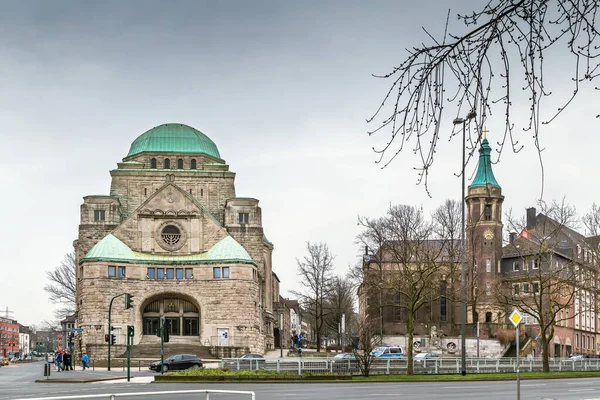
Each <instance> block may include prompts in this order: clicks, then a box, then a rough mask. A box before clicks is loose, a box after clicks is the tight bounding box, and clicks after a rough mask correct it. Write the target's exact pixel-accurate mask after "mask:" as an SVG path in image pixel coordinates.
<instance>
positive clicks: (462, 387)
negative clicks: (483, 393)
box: [442, 386, 489, 389]
mask: <svg viewBox="0 0 600 400" xmlns="http://www.w3.org/2000/svg"><path fill="white" fill-rule="evenodd" d="M487 388H489V386H442V389H487Z"/></svg>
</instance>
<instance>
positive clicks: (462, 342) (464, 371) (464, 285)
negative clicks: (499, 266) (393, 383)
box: [452, 111, 477, 376]
mask: <svg viewBox="0 0 600 400" xmlns="http://www.w3.org/2000/svg"><path fill="white" fill-rule="evenodd" d="M476 116H477V113H475V111H471V112H470V113H468V114H467V116H466V118H455V119H454V121H452V123H453V124H454V125H460V124H462V168H461V171H460V172H461V173H460V175H461V178H462V182H461V190H462V194H461V197H460V214H461V222H460V223H461V226H460V241H461V244H462V251H461V255H460V289H461V292H462V323H461V326H460V358H461V375H462V376H465V375H466V374H467V361H466V357H467V353H466V351H467V349H466V347H467V340H466V338H465V336H466V333H467V280H466V277H465V274H466V267H465V264H466V253H467V246H466V242H465V167H466V166H465V146H466V139H465V129H466V125H467V121H470V120H472V119H473V118H475V117H476Z"/></svg>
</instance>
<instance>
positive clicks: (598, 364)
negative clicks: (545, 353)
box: [221, 357, 600, 375]
mask: <svg viewBox="0 0 600 400" xmlns="http://www.w3.org/2000/svg"><path fill="white" fill-rule="evenodd" d="M407 365H408V359H407V358H406V357H402V358H374V359H373V360H372V364H371V368H370V372H369V373H370V374H371V375H377V374H386V375H389V374H403V373H406V370H407ZM221 367H223V368H228V369H230V370H243V369H260V370H267V371H277V372H281V371H288V372H295V373H297V374H299V375H301V374H303V373H304V372H330V373H335V374H350V375H358V374H360V373H361V372H360V368H359V365H358V362H357V361H355V360H341V361H335V362H334V361H333V360H332V359H327V358H313V357H310V358H309V357H306V358H289V359H288V358H281V359H273V360H269V359H242V358H228V359H223V360H221ZM516 369H517V359H516V358H512V357H501V358H467V359H466V371H467V373H470V374H473V373H485V372H488V373H489V372H516ZM413 370H414V373H415V374H457V373H460V372H461V360H460V358H437V359H427V360H422V361H421V360H419V361H416V360H414V361H413ZM519 370H520V371H521V372H524V371H542V359H541V358H521V360H520V366H519ZM599 370H600V359H583V360H576V361H574V360H570V359H567V358H562V359H560V358H554V359H550V371H599Z"/></svg>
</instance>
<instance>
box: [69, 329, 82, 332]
mask: <svg viewBox="0 0 600 400" xmlns="http://www.w3.org/2000/svg"><path fill="white" fill-rule="evenodd" d="M71 332H83V328H71Z"/></svg>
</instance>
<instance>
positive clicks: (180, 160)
mask: <svg viewBox="0 0 600 400" xmlns="http://www.w3.org/2000/svg"><path fill="white" fill-rule="evenodd" d="M177 169H183V160H182V159H181V158H180V159H178V160H177Z"/></svg>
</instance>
